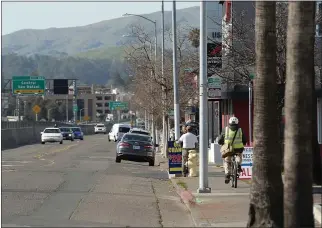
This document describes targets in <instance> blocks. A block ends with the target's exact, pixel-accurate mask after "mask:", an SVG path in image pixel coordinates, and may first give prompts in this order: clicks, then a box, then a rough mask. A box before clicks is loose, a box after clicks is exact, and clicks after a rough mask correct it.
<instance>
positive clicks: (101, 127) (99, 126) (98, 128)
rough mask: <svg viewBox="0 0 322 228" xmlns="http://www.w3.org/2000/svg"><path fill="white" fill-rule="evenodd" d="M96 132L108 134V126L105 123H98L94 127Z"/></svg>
mask: <svg viewBox="0 0 322 228" xmlns="http://www.w3.org/2000/svg"><path fill="white" fill-rule="evenodd" d="M94 132H95V134H97V133H103V134H104V135H105V134H106V127H105V125H104V124H97V125H96V126H95V128H94Z"/></svg>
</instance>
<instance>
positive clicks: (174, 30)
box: [172, 1, 180, 140]
mask: <svg viewBox="0 0 322 228" xmlns="http://www.w3.org/2000/svg"><path fill="white" fill-rule="evenodd" d="M172 37H173V38H172V39H173V96H174V99H173V100H174V130H175V140H178V139H179V138H180V106H179V80H178V71H177V16H176V1H173V2H172Z"/></svg>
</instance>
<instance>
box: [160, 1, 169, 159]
mask: <svg viewBox="0 0 322 228" xmlns="http://www.w3.org/2000/svg"><path fill="white" fill-rule="evenodd" d="M161 24H162V42H161V55H162V58H161V74H162V83H163V84H165V78H164V1H162V7H161ZM165 89H166V88H165V86H162V100H163V114H162V144H163V147H162V149H163V151H162V154H163V155H165V156H166V157H167V156H168V153H167V152H168V150H167V146H168V145H167V144H168V136H167V130H166V129H167V120H166V109H165V108H166V105H167V93H166V91H165Z"/></svg>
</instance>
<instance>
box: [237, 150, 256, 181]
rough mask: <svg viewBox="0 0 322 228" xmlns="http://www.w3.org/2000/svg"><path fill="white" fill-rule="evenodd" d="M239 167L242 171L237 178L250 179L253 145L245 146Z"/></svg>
mask: <svg viewBox="0 0 322 228" xmlns="http://www.w3.org/2000/svg"><path fill="white" fill-rule="evenodd" d="M241 167H242V170H243V171H242V172H241V173H240V174H239V179H252V169H253V147H245V149H244V152H243V162H242V164H241Z"/></svg>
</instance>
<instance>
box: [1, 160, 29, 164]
mask: <svg viewBox="0 0 322 228" xmlns="http://www.w3.org/2000/svg"><path fill="white" fill-rule="evenodd" d="M1 162H3V163H14V162H16V163H23V164H26V163H30V162H32V161H3V160H2V161H1Z"/></svg>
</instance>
